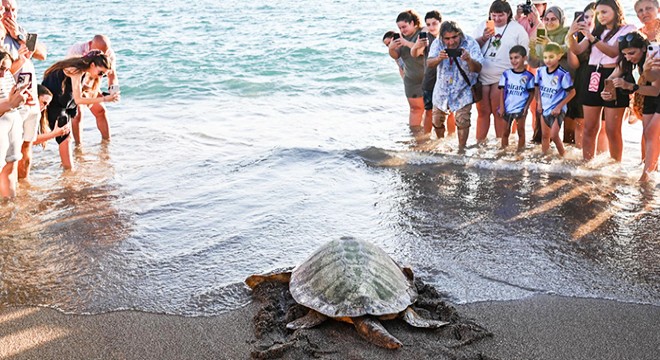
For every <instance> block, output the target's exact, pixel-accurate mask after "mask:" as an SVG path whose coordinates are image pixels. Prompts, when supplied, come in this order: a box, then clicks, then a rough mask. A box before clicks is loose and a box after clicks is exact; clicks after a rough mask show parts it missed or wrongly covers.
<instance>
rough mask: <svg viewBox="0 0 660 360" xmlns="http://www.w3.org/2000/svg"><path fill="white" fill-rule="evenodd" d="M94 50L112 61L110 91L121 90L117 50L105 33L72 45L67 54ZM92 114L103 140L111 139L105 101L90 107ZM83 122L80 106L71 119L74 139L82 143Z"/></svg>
mask: <svg viewBox="0 0 660 360" xmlns="http://www.w3.org/2000/svg"><path fill="white" fill-rule="evenodd" d="M92 50H101V51H103V53H104V54H106V55H107V56H108V58H109V60H110V62H111V63H112V70H110V71H109V72H108V74H107V76H108V92H109V93H110V94H114V93H116V92H118V91H119V79H118V78H117V63H116V58H115V52H114V51H113V50H112V47H111V46H110V39H109V38H108V37H107V36H105V35H95V36H94V37H93V38H92V40H90V41H85V42H82V43H78V44H75V45H73V46H71V48H70V49H69V52H68V54H67V56H68V57H73V56H85V55H86V54H87V53H88V52H90V51H92ZM90 96H98V97H102V96H103V94H102V93H98V94H90ZM89 110H90V111H91V112H92V115H94V117H95V118H96V127H97V128H98V129H99V131H100V132H101V138H102V139H103V140H110V126H109V125H108V117H107V115H106V108H105V105H103V103H98V104H94V105H92V106H90V107H89ZM81 122H82V111H81V109H80V108H78V115H76V117H74V118H73V120H72V121H71V131H72V132H73V139H74V140H75V141H76V144H81V143H82V142H81V141H82V138H81V132H80V123H81Z"/></svg>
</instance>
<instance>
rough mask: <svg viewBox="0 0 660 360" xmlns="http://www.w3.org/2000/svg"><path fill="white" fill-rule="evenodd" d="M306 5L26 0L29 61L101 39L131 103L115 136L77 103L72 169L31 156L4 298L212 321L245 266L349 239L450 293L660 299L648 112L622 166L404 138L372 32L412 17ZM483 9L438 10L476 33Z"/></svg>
mask: <svg viewBox="0 0 660 360" xmlns="http://www.w3.org/2000/svg"><path fill="white" fill-rule="evenodd" d="M565 3H566V4H569V3H568V2H565ZM299 5H300V2H291V1H279V2H277V3H276V4H275V3H271V2H265V1H253V2H249V3H245V2H233V1H227V2H217V1H201V2H197V3H195V5H194V6H192V5H191V4H190V3H189V2H183V1H178V0H175V1H170V2H167V3H163V2H156V1H142V2H130V1H125V0H116V1H107V2H105V3H104V5H103V6H98V4H96V3H91V2H86V1H70V2H67V6H66V7H62V6H59V5H58V3H56V2H49V1H41V0H38V1H37V0H25V1H22V2H21V6H22V8H21V10H20V11H21V13H20V14H19V16H20V18H21V19H22V21H23V23H24V24H25V25H26V26H27V27H28V29H30V30H31V31H36V32H38V33H39V34H40V39H41V40H43V41H44V42H45V43H46V44H47V45H48V47H49V59H48V60H47V61H44V62H41V63H39V64H38V67H39V71H43V69H45V68H46V67H47V66H48V65H50V64H51V63H52V62H53V61H55V60H57V59H59V58H61V57H62V56H63V54H64V53H65V51H66V49H67V46H68V45H70V44H71V43H74V42H77V41H83V40H86V39H87V38H89V37H90V36H91V35H93V34H94V33H106V34H108V35H109V36H110V37H111V38H112V39H113V41H114V47H115V49H116V51H117V53H118V56H119V61H120V62H119V66H120V77H121V87H122V96H123V99H122V102H121V103H120V104H117V105H111V106H110V114H111V127H112V132H113V139H112V141H111V142H110V143H107V144H104V143H100V139H99V134H98V131H96V129H95V124H94V120H93V118H92V117H91V114H90V113H89V112H86V113H85V116H86V120H85V123H84V125H85V130H84V145H83V146H82V147H79V148H77V149H76V150H75V162H76V164H77V169H76V170H75V171H73V172H69V173H63V172H62V171H61V169H60V167H59V158H58V155H57V147H56V145H55V144H54V143H50V144H48V146H47V147H46V148H45V149H41V148H35V165H34V169H33V174H32V180H31V181H30V183H22V184H21V186H20V189H19V196H18V198H17V199H16V200H15V201H13V202H9V203H7V202H5V203H3V204H2V205H0V307H2V306H6V305H42V306H49V307H54V308H57V309H60V310H62V311H64V312H67V313H100V312H107V311H113V310H118V309H135V310H142V311H149V312H158V313H171V314H182V315H212V314H217V313H220V312H223V311H227V310H231V309H235V308H237V307H239V306H242V305H243V304H245V303H247V302H248V301H249V293H248V292H247V291H246V289H245V287H244V286H243V285H242V281H243V279H244V278H245V277H246V276H248V275H249V274H252V273H255V272H264V271H268V270H270V269H275V268H281V267H288V266H294V265H296V264H297V263H299V262H300V261H302V260H303V259H304V258H305V257H306V256H307V255H308V254H309V253H310V252H311V251H313V250H314V249H315V248H317V247H318V246H319V245H321V244H323V243H325V242H326V241H328V240H330V239H335V238H338V237H341V236H354V237H357V238H362V239H366V240H369V241H372V242H374V243H376V244H379V245H381V246H382V247H383V248H384V249H385V250H386V251H387V252H388V253H389V254H391V255H392V256H393V257H394V258H395V259H396V260H397V261H399V262H400V263H402V264H406V265H411V266H412V267H413V269H414V270H415V272H416V274H417V275H418V276H420V277H422V278H423V279H424V280H426V281H428V282H430V283H433V284H435V285H437V286H438V288H439V289H441V291H443V292H445V293H446V294H447V296H448V297H450V298H451V299H452V300H453V301H455V302H458V303H465V302H474V301H482V300H503V299H517V298H522V297H526V296H530V295H533V294H539V293H544V294H547V293H551V294H559V295H566V296H584V297H595V298H607V299H617V300H621V301H627V302H635V303H646V304H654V305H660V285H659V284H660V275H659V274H660V265H659V264H660V240H659V239H660V236H658V234H659V233H660V220H659V215H660V206H659V205H658V196H660V189H659V188H658V185H657V183H656V182H652V183H651V185H649V186H640V185H638V184H637V183H636V179H637V178H638V177H639V175H640V172H641V166H640V165H639V162H640V160H639V139H640V134H641V124H635V125H629V124H625V125H624V132H625V134H626V150H625V155H624V162H623V163H622V164H614V163H612V162H610V161H609V160H608V159H607V156H601V157H598V158H597V159H596V160H595V161H594V162H593V163H590V164H587V165H583V164H581V163H580V161H579V159H580V152H579V151H578V150H576V149H573V148H569V151H568V156H567V158H566V159H565V160H559V159H557V158H555V157H544V156H542V155H541V154H540V153H539V151H538V149H535V148H533V147H531V146H530V148H529V149H528V150H527V151H526V152H525V153H523V154H522V155H516V154H514V152H513V149H509V151H506V152H501V151H499V150H498V149H497V142H496V141H495V140H494V139H493V140H492V141H491V143H489V144H488V146H486V147H485V148H477V147H474V146H471V147H470V148H469V149H468V151H467V154H465V155H459V154H457V153H456V150H455V144H456V139H455V138H449V139H448V140H447V141H446V142H440V143H432V144H426V145H425V146H421V147H415V146H413V145H414V143H413V142H412V141H411V137H410V135H409V133H408V129H407V125H406V124H407V119H406V118H407V104H406V100H405V98H404V96H403V91H402V84H401V80H400V78H399V77H398V74H397V72H396V68H395V65H394V63H393V62H392V60H391V59H390V58H389V57H388V56H387V55H386V52H385V48H384V46H383V45H382V44H381V43H380V38H381V36H382V33H383V32H384V31H386V30H389V29H393V28H394V26H395V24H394V19H395V17H396V14H397V13H398V12H399V11H401V10H403V8H402V7H401V6H399V5H396V4H394V5H392V4H387V3H383V2H375V1H363V2H352V1H332V2H324V3H319V4H315V5H314V6H302V7H300V6H299ZM412 5H413V6H414V7H415V8H416V9H418V10H419V11H420V12H425V11H426V10H428V9H432V8H433V3H431V2H418V3H415V4H412ZM487 7H488V5H487V2H485V1H473V2H465V3H463V5H460V6H458V7H457V8H452V9H442V8H441V9H440V10H441V11H442V12H443V14H444V16H445V18H451V19H455V20H457V21H458V22H459V23H460V24H461V25H462V26H463V27H464V28H465V29H466V31H467V32H468V33H470V32H472V31H473V28H474V27H475V26H476V22H475V20H474V18H476V17H484V16H485V12H486V9H487ZM574 7H575V6H574V5H573V3H572V2H571V3H570V4H569V5H567V6H566V13H567V14H572V11H573V10H575V8H574ZM631 10H632V9H628V13H629V18H631V16H634V15H633V14H632V13H631ZM72 19H76V22H72ZM632 19H634V17H632ZM491 137H493V134H492V133H491ZM513 140H514V138H513V137H512V142H514V141H513ZM473 143H474V140H473V139H472V138H471V140H470V142H469V144H470V145H472V144H473ZM657 178H658V176H656V180H657Z"/></svg>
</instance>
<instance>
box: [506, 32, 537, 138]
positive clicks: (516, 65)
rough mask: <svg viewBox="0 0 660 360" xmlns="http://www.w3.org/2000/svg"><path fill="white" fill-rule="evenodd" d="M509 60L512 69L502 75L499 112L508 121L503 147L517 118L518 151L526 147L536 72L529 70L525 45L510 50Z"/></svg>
mask: <svg viewBox="0 0 660 360" xmlns="http://www.w3.org/2000/svg"><path fill="white" fill-rule="evenodd" d="M509 60H510V61H511V66H512V67H513V68H512V69H509V70H507V71H505V72H504V73H503V74H502V77H500V84H499V88H500V89H503V90H502V92H501V95H500V107H499V108H498V110H497V111H498V112H499V113H500V116H501V117H502V121H505V122H506V124H507V125H506V127H505V129H504V133H503V134H502V149H506V148H507V146H509V135H511V125H512V123H513V120H516V124H517V128H518V151H522V150H524V149H525V118H527V111H528V110H529V104H530V103H531V102H532V99H533V98H534V89H535V82H534V74H532V73H531V72H529V71H528V70H527V65H526V64H525V61H526V60H527V50H526V49H525V47H524V46H520V45H516V46H514V47H512V48H511V50H509Z"/></svg>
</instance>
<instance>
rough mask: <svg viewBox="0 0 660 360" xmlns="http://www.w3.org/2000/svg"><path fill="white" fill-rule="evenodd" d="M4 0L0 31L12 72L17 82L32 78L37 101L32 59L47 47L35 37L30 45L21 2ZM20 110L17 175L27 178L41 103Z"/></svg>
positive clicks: (42, 54) (30, 85) (40, 56)
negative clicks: (20, 21)
mask: <svg viewBox="0 0 660 360" xmlns="http://www.w3.org/2000/svg"><path fill="white" fill-rule="evenodd" d="M2 4H3V6H4V13H3V17H2V24H3V26H2V28H1V29H0V33H4V34H5V36H4V40H3V45H4V48H5V49H7V51H8V52H9V54H10V55H11V56H12V58H13V59H14V62H13V63H12V67H11V72H12V74H14V79H15V80H16V82H17V83H18V82H19V79H23V78H27V79H29V80H28V84H27V85H28V87H27V89H28V93H29V96H30V99H32V100H33V101H31V102H34V103H36V99H37V86H36V72H35V69H34V63H33V62H32V59H33V58H38V59H45V48H44V47H43V46H40V45H39V44H38V43H37V42H36V41H35V42H33V43H31V44H30V45H32V44H34V46H35V47H34V48H32V49H29V48H28V44H27V42H26V41H27V37H26V35H27V34H26V33H25V31H24V30H23V28H22V27H20V26H19V25H18V24H17V15H18V5H17V4H16V1H15V0H3V1H2ZM31 36H32V37H34V36H36V34H31ZM34 40H36V39H34ZM37 51H39V52H37ZM19 111H20V114H21V117H22V118H23V145H22V146H21V153H22V156H21V160H20V161H19V162H18V178H19V179H26V178H28V177H29V175H30V167H31V166H30V163H31V161H32V145H33V143H34V141H35V140H36V138H37V132H38V127H39V107H38V106H36V105H33V106H30V105H25V106H22V107H21V108H20V109H19Z"/></svg>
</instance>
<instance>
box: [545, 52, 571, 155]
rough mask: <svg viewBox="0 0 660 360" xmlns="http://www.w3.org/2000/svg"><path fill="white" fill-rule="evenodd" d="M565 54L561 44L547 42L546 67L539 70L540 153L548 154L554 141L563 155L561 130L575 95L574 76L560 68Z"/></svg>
mask: <svg viewBox="0 0 660 360" xmlns="http://www.w3.org/2000/svg"><path fill="white" fill-rule="evenodd" d="M563 55H564V54H563V51H562V49H561V47H560V46H559V44H557V43H553V42H550V43H548V44H547V45H545V47H544V48H543V62H544V63H545V66H541V67H540V68H539V69H538V70H537V71H536V86H537V87H538V92H537V98H536V104H537V110H538V112H541V113H542V114H543V121H541V132H542V133H543V138H542V140H541V150H542V151H543V153H544V154H546V153H547V152H548V149H550V139H552V142H554V143H555V145H556V146H557V151H558V152H559V155H560V156H564V144H562V141H561V138H560V137H559V129H560V128H561V123H562V122H563V120H564V116H565V115H566V110H567V108H568V107H567V104H568V102H569V101H571V99H572V98H573V96H575V89H574V88H573V79H571V75H570V74H569V73H568V71H566V70H565V69H564V68H562V67H561V66H559V60H560V59H561V57H562V56H563Z"/></svg>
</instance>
